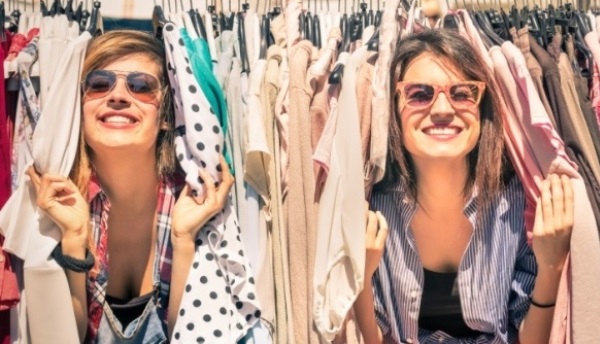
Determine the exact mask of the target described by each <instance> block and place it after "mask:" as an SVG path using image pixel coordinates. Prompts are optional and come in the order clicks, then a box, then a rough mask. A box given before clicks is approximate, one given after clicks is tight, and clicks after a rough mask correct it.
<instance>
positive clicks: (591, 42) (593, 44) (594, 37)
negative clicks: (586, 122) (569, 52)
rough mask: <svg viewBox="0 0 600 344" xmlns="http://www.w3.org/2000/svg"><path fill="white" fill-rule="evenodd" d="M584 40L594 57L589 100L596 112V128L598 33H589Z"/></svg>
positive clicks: (598, 116)
mask: <svg viewBox="0 0 600 344" xmlns="http://www.w3.org/2000/svg"><path fill="white" fill-rule="evenodd" d="M584 39H585V43H586V45H587V46H588V48H589V49H590V50H591V51H592V56H593V57H594V72H593V77H592V87H591V88H590V99H592V106H593V107H594V111H595V112H596V121H597V122H598V126H600V73H599V72H598V66H599V65H600V42H598V33H597V32H596V31H591V32H590V33H588V34H587V35H585V37H584Z"/></svg>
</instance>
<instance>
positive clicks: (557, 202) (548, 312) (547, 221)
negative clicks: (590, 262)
mask: <svg viewBox="0 0 600 344" xmlns="http://www.w3.org/2000/svg"><path fill="white" fill-rule="evenodd" d="M541 189H542V196H541V198H540V199H539V200H538V202H537V209H536V218H535V223H534V227H533V252H534V254H535V258H536V261H537V264H538V274H537V277H536V279H535V287H534V289H533V292H532V295H531V298H532V300H533V301H534V302H535V303H537V304H540V305H554V304H555V302H556V296H557V292H558V284H559V281H560V276H561V274H562V271H563V268H564V263H565V260H566V257H567V254H568V253H569V245H570V241H571V231H572V229H573V223H574V218H573V208H574V202H573V189H572V187H571V181H570V179H569V178H568V177H567V176H564V175H563V176H561V177H559V176H558V175H550V176H548V178H547V179H546V180H544V181H543V183H542V188H541ZM553 315H554V307H553V306H552V307H538V306H536V305H534V304H533V303H532V304H531V306H530V308H529V311H528V312H527V315H526V316H525V319H523V322H522V323H521V327H520V329H519V339H520V341H521V342H522V343H528V344H529V343H544V344H546V343H548V341H549V338H550V331H551V328H552V319H553Z"/></svg>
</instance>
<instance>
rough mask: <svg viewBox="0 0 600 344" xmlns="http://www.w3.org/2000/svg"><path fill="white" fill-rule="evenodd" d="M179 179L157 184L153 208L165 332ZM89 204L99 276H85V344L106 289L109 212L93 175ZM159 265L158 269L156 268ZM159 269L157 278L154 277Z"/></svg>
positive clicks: (97, 319) (160, 312)
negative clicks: (158, 185)
mask: <svg viewBox="0 0 600 344" xmlns="http://www.w3.org/2000/svg"><path fill="white" fill-rule="evenodd" d="M183 183H184V182H183V180H181V178H177V176H175V177H167V178H165V179H163V180H162V181H161V183H160V187H159V194H158V204H157V207H156V209H157V210H156V211H157V214H156V218H157V224H156V226H157V231H158V236H157V243H156V244H157V250H156V258H157V259H156V260H155V263H154V275H155V279H154V284H155V288H156V289H157V290H158V298H159V302H160V307H159V309H158V315H159V316H160V318H161V320H163V329H164V330H165V333H166V329H167V314H166V313H167V308H168V302H169V286H170V284H171V259H172V257H173V247H172V246H171V241H170V236H171V213H172V211H173V209H172V208H173V206H174V205H175V201H176V200H177V195H178V194H179V192H180V191H181V188H182V186H183ZM89 202H90V213H91V220H92V238H93V242H94V244H95V247H96V260H97V268H98V270H99V271H98V273H97V274H96V275H95V276H94V274H89V275H88V281H87V289H88V302H89V305H88V314H89V323H88V331H87V337H86V341H85V342H86V343H91V342H93V339H94V338H95V336H96V333H97V331H98V326H99V325H100V320H101V318H102V313H103V310H102V305H103V303H104V298H105V296H106V286H107V284H108V230H107V223H108V213H109V212H110V202H109V201H108V198H107V197H106V195H105V194H104V192H103V191H102V189H101V188H100V184H99V182H98V180H97V179H96V177H95V176H93V177H92V180H91V181H90V184H89ZM157 265H158V266H157ZM157 269H158V274H159V278H158V280H157V278H156V272H157Z"/></svg>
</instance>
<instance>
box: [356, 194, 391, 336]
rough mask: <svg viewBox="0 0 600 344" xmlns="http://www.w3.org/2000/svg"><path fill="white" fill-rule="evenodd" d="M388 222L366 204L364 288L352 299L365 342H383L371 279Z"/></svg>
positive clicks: (381, 250) (377, 264) (386, 231)
mask: <svg viewBox="0 0 600 344" xmlns="http://www.w3.org/2000/svg"><path fill="white" fill-rule="evenodd" d="M387 233H388V224H387V221H386V220H385V218H384V217H383V215H381V213H379V212H377V213H374V212H372V211H369V210H368V205H367V232H366V237H365V246H366V249H367V252H366V259H365V275H364V276H365V282H364V284H365V285H364V288H363V290H362V291H361V292H360V294H358V298H357V299H356V301H354V306H353V309H354V316H355V317H356V322H357V323H358V327H359V328H360V332H361V333H362V336H363V338H364V340H365V343H366V344H381V343H383V333H382V331H381V329H380V328H379V325H377V321H376V319H375V301H374V297H373V289H372V288H371V279H372V278H373V274H374V273H375V271H376V270H377V267H378V266H379V262H380V261H381V256H382V255H383V249H384V247H385V239H386V238H387Z"/></svg>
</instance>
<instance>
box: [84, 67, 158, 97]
mask: <svg viewBox="0 0 600 344" xmlns="http://www.w3.org/2000/svg"><path fill="white" fill-rule="evenodd" d="M118 78H125V81H126V82H125V84H126V85H127V91H128V92H129V94H131V96H132V97H133V98H135V99H137V100H139V101H140V102H143V103H151V102H153V101H154V100H156V98H157V97H158V91H159V90H160V82H159V81H158V79H157V78H156V77H154V76H152V75H150V74H146V73H142V72H124V71H118V70H106V69H96V70H93V71H91V72H89V73H88V74H87V75H86V76H85V79H84V81H83V83H82V85H81V87H82V90H83V94H84V95H85V96H86V97H87V98H88V99H90V100H93V99H98V98H103V97H106V96H107V95H108V94H109V93H110V92H111V91H112V90H113V89H114V88H115V85H116V84H117V79H118Z"/></svg>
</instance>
